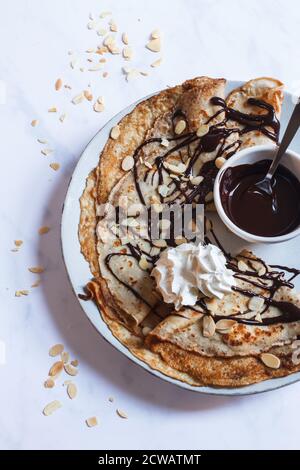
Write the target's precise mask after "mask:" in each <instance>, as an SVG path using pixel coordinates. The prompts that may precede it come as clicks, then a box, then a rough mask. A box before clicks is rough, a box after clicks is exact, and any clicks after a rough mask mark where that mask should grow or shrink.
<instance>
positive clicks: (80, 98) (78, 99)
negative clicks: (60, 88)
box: [72, 92, 85, 104]
mask: <svg viewBox="0 0 300 470" xmlns="http://www.w3.org/2000/svg"><path fill="white" fill-rule="evenodd" d="M84 98H85V96H84V93H83V92H81V93H79V94H78V95H76V96H74V98H73V99H72V103H73V104H79V103H82V101H83V100H84Z"/></svg>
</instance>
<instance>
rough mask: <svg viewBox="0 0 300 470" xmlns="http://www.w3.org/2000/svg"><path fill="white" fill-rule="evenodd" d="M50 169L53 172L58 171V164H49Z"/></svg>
mask: <svg viewBox="0 0 300 470" xmlns="http://www.w3.org/2000/svg"><path fill="white" fill-rule="evenodd" d="M49 166H50V168H52V170H54V171H58V170H59V169H60V164H59V163H56V162H53V163H50V165H49Z"/></svg>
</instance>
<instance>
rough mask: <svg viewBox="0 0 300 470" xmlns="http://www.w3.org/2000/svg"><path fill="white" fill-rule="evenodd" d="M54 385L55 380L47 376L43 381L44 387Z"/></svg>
mask: <svg viewBox="0 0 300 470" xmlns="http://www.w3.org/2000/svg"><path fill="white" fill-rule="evenodd" d="M54 386H55V382H54V380H53V379H51V378H49V379H47V380H45V382H44V387H45V388H53V387H54Z"/></svg>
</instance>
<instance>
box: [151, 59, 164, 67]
mask: <svg viewBox="0 0 300 470" xmlns="http://www.w3.org/2000/svg"><path fill="white" fill-rule="evenodd" d="M161 63H162V58H161V57H160V59H157V60H155V61H154V62H152V64H151V67H158V66H159V65H160V64H161Z"/></svg>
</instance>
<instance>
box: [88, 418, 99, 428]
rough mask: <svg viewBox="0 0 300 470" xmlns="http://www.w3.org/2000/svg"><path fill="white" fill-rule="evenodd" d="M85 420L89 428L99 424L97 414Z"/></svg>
mask: <svg viewBox="0 0 300 470" xmlns="http://www.w3.org/2000/svg"><path fill="white" fill-rule="evenodd" d="M85 422H86V425H87V426H88V427H89V428H93V427H94V426H97V425H98V420H97V418H96V416H92V417H91V418H88V419H86V420H85Z"/></svg>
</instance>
